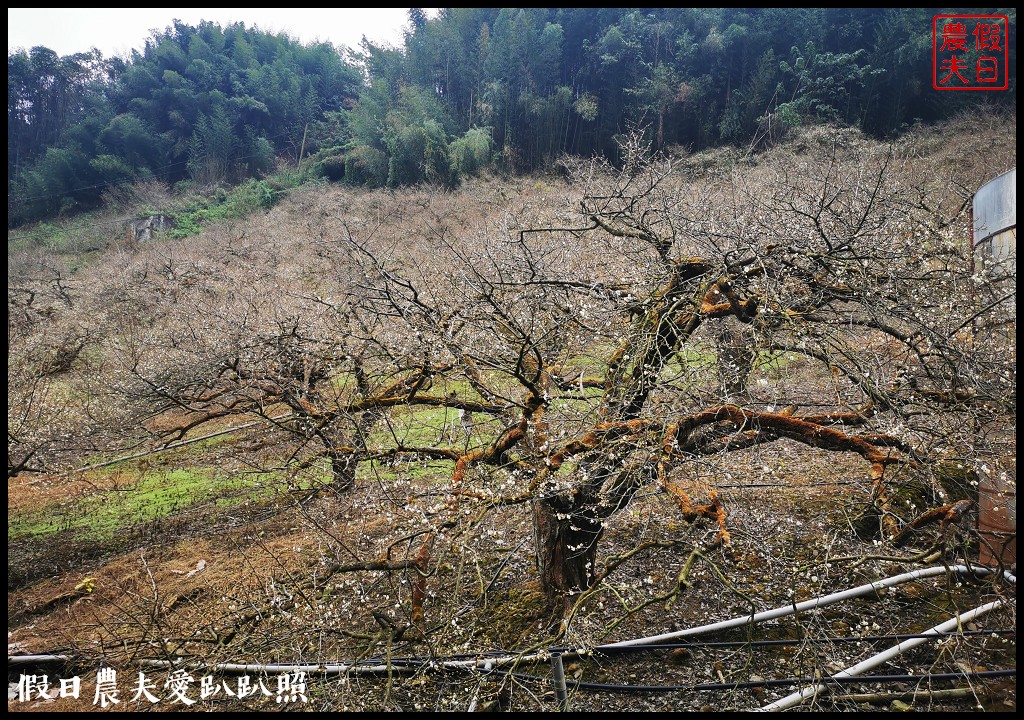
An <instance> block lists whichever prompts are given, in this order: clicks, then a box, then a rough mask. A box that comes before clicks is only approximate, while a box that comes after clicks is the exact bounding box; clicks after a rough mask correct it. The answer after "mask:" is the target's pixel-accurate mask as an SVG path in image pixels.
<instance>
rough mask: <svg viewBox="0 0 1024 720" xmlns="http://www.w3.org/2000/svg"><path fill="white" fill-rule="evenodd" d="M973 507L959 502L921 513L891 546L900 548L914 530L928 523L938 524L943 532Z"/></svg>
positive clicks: (967, 502)
mask: <svg viewBox="0 0 1024 720" xmlns="http://www.w3.org/2000/svg"><path fill="white" fill-rule="evenodd" d="M973 506H974V503H972V502H971V501H970V500H960V501H958V502H955V503H951V504H949V505H943V506H942V507H937V508H935V509H933V510H929V511H928V512H925V513H922V514H921V515H919V516H917V518H915V519H914V520H913V521H911V522H909V523H907V526H906V527H904V528H903V529H902V530H901V531H900V532H899V533H898V534H897V535H896V537H894V538H893V539H892V544H893V545H895V546H896V547H900V546H901V545H903V544H905V543H906V542H907V540H908V539H909V538H910V536H911V534H912V533H913V532H914V530H917V529H918V528H920V527H922V526H924V525H928V524H930V523H934V522H937V523H939V530H940V531H941V530H945V529H946V528H947V527H949V525H950V524H951V523H954V522H957V521H958V520H960V519H961V518H962V517H963V516H964V515H966V514H967V513H968V512H969V511H970V509H971V508H972V507H973Z"/></svg>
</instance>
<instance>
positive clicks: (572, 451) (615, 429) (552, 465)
mask: <svg viewBox="0 0 1024 720" xmlns="http://www.w3.org/2000/svg"><path fill="white" fill-rule="evenodd" d="M654 425H655V423H654V422H653V421H651V420H642V419H636V420H628V421H626V422H607V423H601V424H599V425H598V426H597V427H595V428H594V429H593V430H591V431H590V432H588V433H587V434H586V435H584V436H583V437H579V438H576V439H575V440H572V441H570V442H569V443H567V444H566V445H565V447H563V448H562V449H561V450H559V451H558V452H556V453H555V454H554V455H551V456H550V457H549V458H548V460H547V466H548V468H549V469H551V470H558V468H560V467H561V466H562V463H564V462H565V461H566V459H567V458H570V457H572V456H573V455H578V454H579V453H581V452H586V451H587V450H594V449H596V448H598V447H600V446H601V445H603V444H605V443H606V442H609V441H611V440H617V439H618V438H621V437H626V436H629V435H636V434H638V433H641V432H643V431H644V430H647V429H650V428H651V427H652V426H654Z"/></svg>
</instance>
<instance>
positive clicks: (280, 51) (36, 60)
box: [7, 8, 1016, 226]
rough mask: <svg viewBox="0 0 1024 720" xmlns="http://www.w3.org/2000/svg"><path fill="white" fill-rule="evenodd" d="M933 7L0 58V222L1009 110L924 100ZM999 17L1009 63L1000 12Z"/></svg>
mask: <svg viewBox="0 0 1024 720" xmlns="http://www.w3.org/2000/svg"><path fill="white" fill-rule="evenodd" d="M934 12H935V11H932V10H928V9H923V8H893V9H857V8H835V9H830V8H816V9H815V8H812V9H795V8H768V9H756V8H754V9H750V8H747V9H736V8H647V9H630V8H607V9H598V10H594V9H588V8H525V9H520V8H444V9H442V10H441V11H440V12H439V13H438V14H437V16H436V17H432V18H428V17H427V15H426V14H425V13H424V12H423V11H422V10H421V9H416V8H414V9H412V10H410V13H409V24H408V26H407V33H406V38H405V43H404V46H403V47H395V48H393V47H378V46H375V45H373V44H371V43H368V42H364V43H363V45H362V46H361V47H360V48H358V49H355V50H351V49H348V48H335V47H333V46H331V45H329V44H311V45H303V44H300V43H298V42H296V41H294V40H292V39H290V38H288V37H287V36H285V35H283V34H272V33H267V32H264V31H261V30H259V29H257V28H253V27H245V26H244V25H242V24H236V25H232V26H229V27H220V26H219V25H216V24H213V23H207V22H204V23H200V25H199V26H198V27H192V26H189V25H186V24H182V23H179V22H175V23H174V24H173V26H171V27H168V28H166V29H165V30H163V31H162V32H158V33H154V34H153V35H152V36H151V37H150V38H148V40H147V41H146V45H145V48H144V50H142V51H141V52H138V51H136V52H133V54H132V55H131V56H130V57H123V58H122V57H114V58H104V57H102V56H101V55H100V54H99V53H98V52H93V53H91V54H89V53H81V54H76V55H69V56H65V57H60V56H58V55H57V54H56V53H54V52H53V51H51V50H49V49H47V48H45V47H34V48H31V49H27V50H24V49H22V50H17V51H13V52H9V54H8V109H7V117H8V169H7V177H8V188H9V190H8V225H9V226H17V225H20V224H24V223H26V222H31V221H36V220H40V219H44V218H48V217H53V216H55V215H58V214H62V213H64V214H66V213H72V212H77V211H82V210H88V209H91V208H95V207H97V206H99V205H100V204H101V203H102V202H103V199H104V193H106V192H108V191H109V190H111V189H112V188H118V187H123V186H125V185H129V184H131V183H134V182H137V181H140V180H157V181H160V182H162V183H165V184H167V185H169V186H170V185H176V184H179V183H185V185H184V186H180V188H179V189H189V188H192V187H208V186H210V185H212V184H216V183H228V184H232V183H236V182H239V181H241V180H243V179H246V178H251V177H260V176H262V175H264V174H266V173H268V172H270V171H271V170H272V169H273V168H274V167H275V161H276V160H277V161H280V160H287V161H288V162H291V163H296V164H297V163H298V161H299V160H300V159H301V157H306V156H311V157H310V160H308V161H307V162H308V165H306V168H305V172H307V173H309V174H312V175H322V176H326V177H328V178H330V179H331V180H344V181H345V182H347V183H350V184H355V185H367V186H371V187H380V186H392V187H394V186H401V185H408V184H415V183H419V182H424V181H426V182H429V183H433V184H439V185H444V186H452V185H454V184H456V183H457V182H459V181H460V179H462V178H464V177H466V176H469V175H472V174H474V173H476V172H477V171H479V170H481V169H483V168H491V169H494V170H499V171H503V172H511V173H521V172H528V171H532V170H536V169H541V168H545V167H549V166H550V165H551V164H552V163H553V162H554V161H556V160H557V159H558V158H559V157H560V156H562V155H563V154H565V153H570V154H575V155H582V156H590V155H593V154H598V155H603V156H605V157H606V158H608V159H610V160H611V161H613V162H617V161H619V160H620V158H619V157H618V150H617V148H618V147H619V140H620V139H621V137H622V136H623V134H625V133H629V132H634V131H638V130H639V131H640V132H642V133H643V134H644V137H645V139H646V142H648V143H649V144H650V146H651V147H652V148H653V149H654V150H656V151H657V150H662V149H664V148H667V147H669V146H672V145H681V146H683V147H685V148H686V149H688V150H700V149H703V148H706V147H709V146H715V145H719V144H736V145H741V146H748V147H752V148H758V147H761V146H763V145H766V144H770V143H772V142H775V141H777V140H778V139H779V138H780V137H781V136H782V135H784V134H785V133H786V132H787V131H788V130H790V129H792V128H794V127H796V126H799V125H806V124H811V123H818V122H825V121H827V122H833V123H836V122H838V123H842V124H847V125H850V126H855V127H858V128H860V129H862V130H864V131H866V132H868V133H869V134H872V135H875V136H878V137H883V136H892V135H894V134H898V133H900V132H901V131H903V130H905V129H906V128H907V127H908V126H909V125H911V124H913V123H915V122H917V121H925V122H930V121H935V120H938V119H942V118H946V117H950V116H952V115H954V114H956V113H957V112H960V111H962V110H963V109H965V108H967V107H970V106H977V105H993V104H995V105H1014V104H1015V102H1016V83H1015V78H1014V77H1011V81H1010V88H1009V89H1008V90H1006V91H1002V92H981V93H971V92H958V93H937V92H935V91H934V90H933V89H932V84H931V82H932V78H931V74H932V70H933V68H932V17H933V15H934ZM965 12H966V11H965ZM970 12H975V13H976V12H982V11H979V10H977V9H974V10H971V11H970ZM991 12H996V11H991ZM998 12H1000V13H1002V14H1006V15H1007V16H1008V17H1009V18H1010V26H1009V33H1008V37H1006V38H1005V42H1006V45H1007V49H1008V53H1009V63H1008V64H1009V67H1010V68H1014V67H1016V12H1015V11H1014V10H1012V9H1008V10H1007V9H1003V10H1000V11H998ZM300 156H301V157H300Z"/></svg>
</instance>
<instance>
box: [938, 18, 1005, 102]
mask: <svg viewBox="0 0 1024 720" xmlns="http://www.w3.org/2000/svg"><path fill="white" fill-rule="evenodd" d="M1009 29H1010V19H1009V18H1008V17H1007V16H1006V15H936V16H935V17H934V18H933V19H932V87H933V88H935V89H936V90H1006V89H1007V88H1009V87H1010V64H1009V60H1010V51H1009V47H1008V45H1007V43H1008V32H1009Z"/></svg>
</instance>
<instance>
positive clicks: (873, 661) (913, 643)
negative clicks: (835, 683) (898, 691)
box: [757, 600, 1006, 712]
mask: <svg viewBox="0 0 1024 720" xmlns="http://www.w3.org/2000/svg"><path fill="white" fill-rule="evenodd" d="M1005 604H1006V603H1004V602H1003V601H1002V600H996V601H995V602H990V603H987V604H985V605H982V606H981V607H978V608H975V609H974V610H971V611H970V612H966V613H964V614H963V615H957V616H956V617H953V618H951V619H949V620H947V621H946V622H944V623H942V624H940V625H936V626H935V627H933V628H930V629H928V630H925V631H924V632H923V633H922V635H932V636H934V635H939V634H941V633H947V632H950V631H951V630H955V629H957V628H958V627H961V626H962V625H963V624H964V623H968V622H970V621H971V620H974V619H975V618H977V617H981V616H982V615H985V614H986V613H990V612H992V611H993V610H995V609H996V608H998V607H1002V606H1003V605H1005ZM930 639H931V638H930V637H920V638H912V639H910V640H904V641H903V642H901V643H899V644H898V645H893V646H892V647H891V648H889V649H888V650H884V651H882V652H880V653H878V654H877V655H872V656H871V657H869V658H868V659H867V660H864V661H862V662H859V663H857V664H856V665H853V666H851V667H848V668H847V669H846V670H843V671H842V672H839V673H836V674H835V675H833V676H832V677H834V678H848V677H855V676H857V675H860V674H861V673H863V672H864V671H865V670H871V669H872V668H876V667H878V666H879V665H881V664H882V663H884V662H886V661H888V660H891V659H892V658H894V657H896V656H897V655H899V654H900V653H903V652H906V651H907V650H910V649H911V648H915V647H917V646H918V645H921V644H922V643H926V642H928V641H929V640H930ZM826 689H827V686H826V685H825V684H823V683H815V684H813V685H809V686H808V687H805V688H804V689H803V690H799V691H797V692H795V693H793V694H792V695H787V696H786V697H784V698H782V699H781V700H776V701H775V702H773V703H771V704H770V705H765V706H764V707H763V708H760V709H758V710H757V712H778V711H779V710H786V709H787V708H791V707H794V706H795V705H799V704H800V703H802V702H803V701H804V700H806V699H808V698H812V697H817V696H818V694H819V693H821V692H823V691H825V690H826Z"/></svg>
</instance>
